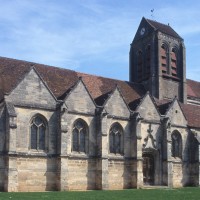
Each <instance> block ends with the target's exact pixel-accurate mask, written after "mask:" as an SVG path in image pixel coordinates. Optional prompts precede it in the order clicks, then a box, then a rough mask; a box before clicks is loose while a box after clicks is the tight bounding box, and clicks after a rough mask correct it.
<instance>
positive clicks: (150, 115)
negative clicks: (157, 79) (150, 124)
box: [136, 93, 160, 121]
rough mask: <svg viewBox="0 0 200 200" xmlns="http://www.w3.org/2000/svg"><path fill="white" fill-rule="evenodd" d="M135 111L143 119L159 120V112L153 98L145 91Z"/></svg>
mask: <svg viewBox="0 0 200 200" xmlns="http://www.w3.org/2000/svg"><path fill="white" fill-rule="evenodd" d="M136 111H137V112H139V113H140V116H141V117H142V118H143V119H144V120H153V121H159V120H160V114H159V112H158V110H157V108H156V105H155V103H154V100H153V98H152V97H151V96H150V94H149V93H147V94H146V95H145V96H144V97H143V99H142V100H141V103H140V104H139V106H138V107H137V109H136Z"/></svg>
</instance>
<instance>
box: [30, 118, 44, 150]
mask: <svg viewBox="0 0 200 200" xmlns="http://www.w3.org/2000/svg"><path fill="white" fill-rule="evenodd" d="M30 129H31V136H30V137H31V138H30V148H31V149H36V150H45V137H46V131H47V126H46V122H45V120H44V118H43V117H42V116H40V115H36V116H34V117H33V119H32V120H31V126H30Z"/></svg>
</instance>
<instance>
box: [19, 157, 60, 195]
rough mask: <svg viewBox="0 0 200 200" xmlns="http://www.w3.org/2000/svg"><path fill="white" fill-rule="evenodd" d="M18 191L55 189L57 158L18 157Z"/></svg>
mask: <svg viewBox="0 0 200 200" xmlns="http://www.w3.org/2000/svg"><path fill="white" fill-rule="evenodd" d="M17 171H18V191H19V192H20V191H26V192H29V191H34V192H36V191H55V190H57V159H56V158H46V157H30V156H29V157H18V158H17Z"/></svg>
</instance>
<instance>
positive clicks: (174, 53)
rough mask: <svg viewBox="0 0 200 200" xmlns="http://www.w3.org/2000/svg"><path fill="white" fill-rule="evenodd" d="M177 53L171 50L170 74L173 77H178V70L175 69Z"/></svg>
mask: <svg viewBox="0 0 200 200" xmlns="http://www.w3.org/2000/svg"><path fill="white" fill-rule="evenodd" d="M177 53H178V52H177V50H176V49H175V48H173V49H172V52H171V74H172V76H174V77H177V76H178V69H177V67H178V65H177V63H178V54H177Z"/></svg>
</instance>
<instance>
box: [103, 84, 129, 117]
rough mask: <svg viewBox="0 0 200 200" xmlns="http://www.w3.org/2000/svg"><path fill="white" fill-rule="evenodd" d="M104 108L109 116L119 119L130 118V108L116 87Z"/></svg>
mask: <svg viewBox="0 0 200 200" xmlns="http://www.w3.org/2000/svg"><path fill="white" fill-rule="evenodd" d="M104 107H105V109H106V111H107V112H108V114H109V115H112V116H118V117H129V116H130V111H129V108H128V106H127V104H126V102H125V100H124V98H123V96H122V94H121V92H120V90H119V88H118V87H116V88H115V89H114V90H113V92H112V93H111V94H110V96H109V97H108V99H107V101H106V102H105V104H104Z"/></svg>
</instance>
